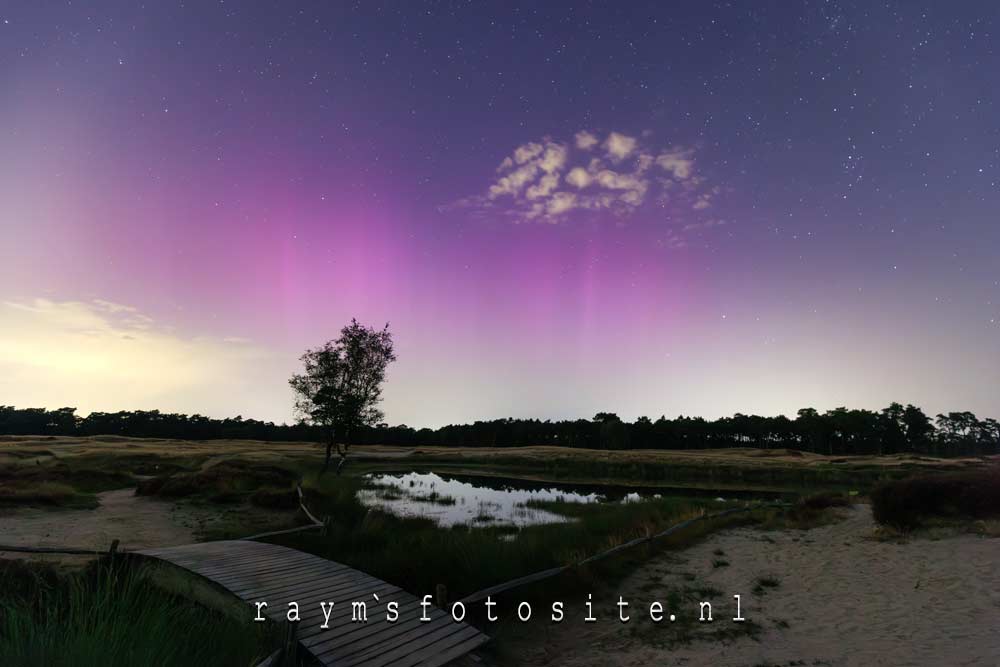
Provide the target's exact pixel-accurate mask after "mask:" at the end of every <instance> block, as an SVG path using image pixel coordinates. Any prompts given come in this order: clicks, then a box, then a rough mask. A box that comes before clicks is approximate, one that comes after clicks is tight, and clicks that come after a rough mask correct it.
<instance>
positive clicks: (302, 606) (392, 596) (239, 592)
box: [135, 540, 488, 667]
mask: <svg viewBox="0 0 1000 667" xmlns="http://www.w3.org/2000/svg"><path fill="white" fill-rule="evenodd" d="M135 553H138V554H140V555H143V556H146V557H150V558H157V559H160V560H163V561H166V562H170V563H172V564H174V565H175V566H177V567H181V568H183V569H187V570H189V571H191V572H193V573H195V574H198V575H200V576H202V577H205V578H206V579H208V580H210V581H212V582H214V583H216V584H217V585H219V586H221V587H223V588H225V589H226V590H228V591H230V592H232V593H233V594H234V595H236V596H237V597H239V598H241V599H244V600H247V601H248V602H249V603H250V606H251V609H253V602H257V601H267V602H268V603H269V606H268V607H267V608H266V609H265V610H264V613H265V614H266V615H267V617H269V618H272V619H275V620H279V621H283V620H284V619H285V615H286V613H287V607H288V603H289V602H298V603H299V614H300V618H301V619H302V620H301V621H300V623H301V624H302V625H301V626H300V629H301V632H300V634H299V635H298V637H297V639H298V641H299V643H300V644H301V645H302V647H303V648H304V649H305V650H306V651H308V652H309V653H311V654H312V655H314V656H316V657H317V660H319V662H320V664H322V665H325V666H326V665H334V664H335V665H337V666H338V667H348V666H350V665H366V666H369V667H376V666H378V665H390V664H392V665H396V664H401V665H403V664H405V665H414V666H415V665H429V664H434V665H439V664H444V663H443V662H442V660H445V661H447V660H452V659H454V658H457V657H460V656H462V655H464V654H465V653H467V652H468V651H471V650H473V649H475V648H476V647H478V646H480V645H482V644H483V643H485V642H486V641H487V640H488V637H487V636H486V635H483V634H482V633H480V632H479V631H478V630H476V629H475V628H474V627H472V626H470V625H467V624H465V623H455V622H454V621H453V620H452V618H451V617H450V615H449V614H447V613H445V612H444V611H442V610H440V609H438V608H436V607H430V608H428V610H427V611H428V614H429V615H430V617H431V620H430V621H429V622H421V621H420V615H421V612H422V607H421V604H420V599H418V598H417V597H416V596H414V595H411V594H410V593H407V592H406V591H403V590H401V589H400V588H398V587H397V586H393V585H392V584H389V583H387V582H385V581H382V580H380V579H378V578H376V577H372V576H371V575H369V574H366V573H364V572H361V571H360V570H355V569H353V568H351V567H348V566H347V565H344V564H342V563H337V562H335V561H330V560H326V559H324V558H321V557H319V556H314V555H311V554H305V553H303V552H300V551H297V550H295V549H289V548H287V547H282V546H280V545H274V544H269V543H266V542H251V541H239V540H227V541H220V542H208V543H202V544H194V545H183V546H180V547H169V548H164V549H149V550H143V551H141V552H135ZM376 595H377V596H378V599H377V600H375V599H374V598H375V596H376ZM355 601H358V602H365V603H366V604H367V614H368V618H369V619H370V620H369V621H368V622H354V621H352V620H351V613H352V607H351V603H352V602H355ZM320 602H333V603H335V607H334V611H333V614H332V615H331V617H330V623H329V626H328V627H327V629H326V630H323V629H322V628H321V626H322V624H323V622H324V618H323V613H322V610H321V608H320V606H319V603H320ZM389 602H397V603H398V604H399V617H400V621H399V622H397V623H388V622H387V621H386V620H385V613H386V610H387V608H388V603H389ZM428 661H430V662H428Z"/></svg>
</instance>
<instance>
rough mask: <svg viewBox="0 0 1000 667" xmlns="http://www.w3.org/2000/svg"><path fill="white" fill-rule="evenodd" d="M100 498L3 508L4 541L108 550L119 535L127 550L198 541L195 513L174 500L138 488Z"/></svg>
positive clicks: (0, 520) (1, 533)
mask: <svg viewBox="0 0 1000 667" xmlns="http://www.w3.org/2000/svg"><path fill="white" fill-rule="evenodd" d="M97 499H98V501H99V502H100V506H98V507H97V508H95V509H92V510H45V509H34V508H23V509H14V510H9V511H5V512H4V513H0V544H8V545H12V546H72V547H83V548H93V549H107V548H108V546H109V545H110V544H111V541H112V540H114V539H118V540H121V546H122V548H124V549H142V548H147V547H158V546H173V545H177V544H188V543H190V542H193V541H195V540H194V535H193V533H192V530H191V527H190V525H191V521H190V518H189V517H187V516H186V513H185V511H184V510H181V509H179V508H177V507H176V506H175V505H174V503H170V502H165V501H162V500H154V499H152V498H147V497H144V496H136V495H135V494H134V489H118V490H115V491H105V492H104V493H100V494H98V495H97ZM0 555H4V556H12V555H13V554H8V553H4V552H0Z"/></svg>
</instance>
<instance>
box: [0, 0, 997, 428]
mask: <svg viewBox="0 0 1000 667" xmlns="http://www.w3.org/2000/svg"><path fill="white" fill-rule="evenodd" d="M998 13H1000V6H998V5H997V4H996V3H993V2H961V3H929V2H890V3H868V2H860V3H851V2H803V3H797V2H754V3H749V2H747V3H735V2H734V3H708V2H689V3H664V2H648V3H641V2H621V3H618V2H615V3H577V2H574V3H556V2H546V3H507V2H504V3H471V2H470V3H464V2H463V3H450V2H442V3H418V2H398V3H387V4H384V5H379V4H377V3H358V4H356V5H355V4H347V3H320V2H309V3H306V2H289V1H282V2H272V3H266V2H255V3H239V2H235V1H233V2H218V3H211V4H210V3H201V2H189V3H178V2H149V3H145V4H142V3H133V2H96V3H56V2H45V3H32V2H12V3H8V4H7V5H5V6H4V7H3V8H0V89H2V91H3V94H2V96H0V148H2V156H3V159H2V160H0V225H2V231H3V240H2V241H0V243H2V248H3V251H4V252H3V255H4V257H5V258H7V259H6V261H5V262H4V263H3V266H0V298H2V299H0V300H2V301H3V302H4V303H5V304H6V305H5V307H6V308H7V309H8V311H9V312H7V314H6V317H9V318H12V319H11V320H10V321H12V322H14V321H15V318H16V326H13V327H10V329H12V330H16V331H19V332H20V333H18V334H16V335H14V334H8V336H9V340H8V344H7V348H8V350H10V351H11V352H8V354H7V357H6V358H0V364H2V365H6V366H7V367H9V368H8V373H7V377H8V378H17V379H16V382H17V384H16V386H15V385H14V384H13V383H14V382H15V380H10V382H11V384H9V385H7V386H4V385H2V384H0V402H4V401H5V402H7V403H14V404H19V405H20V404H25V401H26V400H27V399H30V401H33V402H35V403H39V404H42V403H45V404H49V405H50V406H54V405H55V404H56V403H60V404H63V403H65V404H77V403H80V400H79V399H76V398H74V397H73V396H72V395H71V394H72V392H71V390H70V389H66V390H65V391H61V392H60V391H53V390H52V389H51V387H53V386H60V385H63V386H66V385H67V384H68V385H70V386H71V385H72V383H67V382H66V379H65V378H61V376H59V372H62V371H58V372H57V370H52V372H53V373H55V374H56V375H53V376H51V377H42V376H39V375H37V372H36V370H30V369H35V367H36V366H37V365H38V363H40V362H30V363H29V362H25V361H23V360H24V359H26V358H35V357H38V358H39V359H40V358H45V357H50V356H51V354H52V350H51V347H48V346H56V345H57V346H59V347H60V349H67V348H68V349H74V348H73V346H74V345H75V344H76V343H75V342H74V341H75V340H76V339H75V338H73V335H72V333H69V334H67V336H68V337H67V338H58V337H57V338H53V339H52V340H50V341H48V342H47V343H44V344H43V343H41V342H37V341H38V340H39V337H38V336H37V335H36V334H35V333H34V332H36V331H37V330H38V329H39V328H43V329H45V330H46V331H51V330H54V329H58V327H59V326H62V325H59V324H58V323H59V322H64V320H67V319H68V320H69V321H72V322H77V321H78V320H79V318H91V319H88V320H87V321H88V322H91V323H92V320H94V319H95V318H96V321H99V322H102V323H103V325H102V326H105V327H106V330H107V331H110V332H112V334H110V335H111V338H109V341H110V340H120V337H119V336H118V334H122V333H123V332H124V334H125V335H130V336H132V337H133V339H134V338H135V336H134V335H133V334H135V331H133V330H132V328H134V324H135V322H134V321H133V322H131V323H129V322H124V323H123V322H121V321H117V320H115V319H114V317H112V316H114V315H116V314H120V313H122V312H133V311H123V310H114V311H109V310H108V307H105V306H100V305H95V304H98V303H111V304H116V305H117V306H124V307H126V308H129V309H134V312H136V313H140V314H142V316H143V317H145V318H148V319H149V321H150V322H151V323H155V325H150V327H149V328H147V329H144V330H143V331H150V330H153V331H156V332H157V335H158V336H160V338H157V339H156V341H158V343H163V344H164V345H168V347H169V350H170V352H169V353H168V352H162V353H163V354H167V355H168V356H169V355H170V354H174V353H176V354H178V355H181V357H182V358H184V359H187V361H186V362H185V363H186V364H187V365H188V366H190V367H191V368H195V367H197V366H198V364H199V363H200V362H199V361H198V360H199V359H200V358H201V357H199V356H198V355H199V354H207V355H209V356H210V357H212V358H218V357H219V351H218V350H216V349H215V348H212V349H211V351H206V350H202V349H201V342H204V341H216V342H218V341H224V340H226V339H233V340H240V341H246V343H245V345H246V346H247V347H246V349H242V348H241V349H240V350H239V351H238V354H237V353H233V354H234V355H235V356H234V358H233V359H231V360H228V361H227V362H226V363H227V364H228V365H227V366H225V369H226V370H225V371H224V372H225V373H226V374H228V375H230V376H232V377H233V378H235V379H234V380H233V382H234V386H233V387H231V388H230V389H229V390H227V391H224V392H220V391H219V390H218V387H214V386H213V385H212V384H211V383H212V381H211V379H210V378H209V377H208V376H207V375H206V374H204V373H195V372H194V371H191V372H189V373H188V374H187V375H184V374H181V375H179V376H178V377H177V378H176V381H175V382H173V383H172V384H169V386H164V387H155V388H152V389H150V390H149V392H147V394H143V395H141V396H138V397H137V395H136V393H135V391H134V390H133V391H130V392H126V393H120V392H119V390H118V389H116V387H119V386H120V384H121V383H120V381H115V380H114V379H113V378H116V377H118V375H116V373H119V371H120V369H121V366H122V365H123V364H125V365H127V363H128V362H127V360H128V359H130V358H132V357H130V356H129V355H130V354H132V353H131V352H129V351H127V350H122V349H120V346H119V344H118V343H114V344H112V343H111V342H106V344H105V343H102V344H101V345H102V347H101V348H100V349H101V350H105V351H106V352H107V362H106V364H105V365H103V366H102V365H98V368H97V369H96V370H93V369H92V370H91V371H88V372H93V373H94V375H93V376H88V378H87V382H89V385H88V386H93V385H95V384H96V385H99V386H101V387H105V389H99V390H97V391H95V392H93V395H94V396H95V398H94V399H93V402H94V405H93V406H82V407H83V408H84V409H85V408H86V407H92V408H95V409H96V408H102V409H105V408H106V409H111V408H119V407H123V408H127V407H147V404H148V405H149V406H152V405H153V404H155V407H160V408H164V409H168V408H178V409H180V408H184V409H187V410H190V411H200V412H207V413H213V414H228V413H233V412H242V413H244V414H259V415H260V416H263V417H272V418H278V419H280V418H284V417H285V416H286V415H288V414H290V400H288V397H287V396H286V395H285V394H286V393H287V392H286V388H285V387H284V384H283V378H284V377H287V374H288V373H289V372H290V369H291V368H293V367H294V360H295V357H296V356H297V353H298V351H300V350H301V348H303V347H304V346H306V345H312V344H315V343H316V342H318V341H319V340H320V339H322V338H325V337H329V336H330V335H332V334H333V333H335V331H336V330H337V329H338V328H339V326H340V324H342V322H343V321H345V320H346V319H349V318H350V317H351V316H358V317H360V318H362V319H365V320H372V321H383V320H391V321H392V322H393V323H394V326H395V327H396V330H397V332H398V336H399V339H400V345H401V351H402V354H401V358H400V362H399V364H398V365H397V367H396V368H395V369H394V375H393V377H392V378H391V381H390V388H389V390H388V392H387V404H386V410H387V413H388V416H389V418H390V420H391V421H409V422H411V423H417V424H421V423H439V422H444V421H465V420H469V419H474V418H479V417H491V416H501V415H507V414H517V415H537V416H543V417H562V416H577V415H582V416H589V415H590V414H592V413H593V412H595V411H596V410H598V409H602V410H603V409H607V410H614V411H617V412H619V413H620V414H622V415H623V416H635V415H638V414H643V413H648V414H653V415H654V416H655V415H658V414H661V413H665V414H667V415H672V414H677V413H679V412H683V413H688V414H690V413H692V412H693V413H700V414H704V415H706V416H714V415H717V414H726V413H731V412H733V411H736V410H740V411H743V412H754V411H756V412H762V413H769V414H772V413H777V412H784V413H793V412H794V410H795V409H796V408H798V407H801V406H802V405H806V404H814V405H816V406H817V407H819V408H830V407H834V406H835V405H840V404H848V405H851V406H858V407H869V408H875V407H881V405H884V404H885V403H887V402H888V401H890V400H902V401H912V402H915V403H922V404H924V405H925V406H926V407H927V408H928V409H929V410H931V411H940V410H945V409H964V408H971V409H977V410H980V411H982V412H985V413H987V414H989V413H991V412H992V413H995V412H996V410H995V408H994V405H993V404H994V403H995V401H994V398H993V396H994V395H995V390H996V388H997V386H1000V268H998V267H1000V225H998V224H997V222H996V218H997V211H998V210H1000V207H998V203H1000V190H998V182H1000V181H998V178H1000V174H998V169H1000V115H998V113H997V108H996V103H997V100H996V72H998V71H1000V58H998V57H997V54H996V52H995V44H996V35H995V31H996V23H997V15H998ZM39 300H41V302H39ZM40 303H41V305H39V304H40ZM25 313H28V314H25ZM142 321H143V322H145V320H142ZM74 326H76V325H74ZM88 326H90V325H88ZM130 327H131V328H130ZM98 328H100V327H98ZM69 330H70V332H72V331H75V330H76V329H73V328H72V327H70V329H69ZM18 336H20V337H18ZM25 341H36V343H32V344H30V345H29V344H28V343H26V342H25ZM165 341H166V342H165ZM199 341H200V342H199ZM444 341H447V343H445V342H444ZM77 342H78V341H77ZM146 343H147V344H151V343H150V341H148V340H147V341H146ZM219 344H220V345H223V347H224V348H225V349H227V350H229V349H230V348H231V346H229V347H226V346H225V345H224V344H223V343H219ZM14 350H16V351H17V352H13V351H14ZM185 350H186V351H185ZM228 353H229V352H227V354H228ZM184 355H190V358H188V357H185V356H184ZM246 355H249V357H247V356H246ZM247 358H251V359H253V360H255V361H253V362H248V361H246V359H247ZM247 364H249V365H250V366H249V367H252V370H248V366H247ZM174 366H176V364H174ZM609 369H613V370H609ZM219 372H223V371H219ZM74 377H76V376H74ZM30 378H36V379H35V380H30ZM251 378H252V380H251ZM25 382H31V383H34V384H33V385H32V387H30V388H27V389H26V388H25ZM136 383H137V384H143V383H140V382H139V381H138V380H136ZM260 386H266V387H267V388H268V389H267V390H266V391H264V392H261V390H260V388H259V387H260ZM248 387H254V388H253V390H251V389H248ZM526 387H530V389H526ZM193 388H197V391H194V389H193ZM192 392H193V393H192ZM199 392H201V393H199ZM416 393H419V394H420V395H421V399H420V400H417V399H415V398H414V395H415V394H416ZM8 394H11V395H10V396H8ZM15 394H17V395H15ZM202 394H204V395H202ZM24 396H26V397H27V398H24ZM128 401H133V402H137V403H142V405H138V404H135V405H133V404H127V405H123V404H121V403H122V402H126V403H127V402H128ZM112 403H113V404H112ZM199 405H200V406H201V407H198V406H199Z"/></svg>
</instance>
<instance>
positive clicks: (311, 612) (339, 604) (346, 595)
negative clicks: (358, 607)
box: [267, 584, 398, 640]
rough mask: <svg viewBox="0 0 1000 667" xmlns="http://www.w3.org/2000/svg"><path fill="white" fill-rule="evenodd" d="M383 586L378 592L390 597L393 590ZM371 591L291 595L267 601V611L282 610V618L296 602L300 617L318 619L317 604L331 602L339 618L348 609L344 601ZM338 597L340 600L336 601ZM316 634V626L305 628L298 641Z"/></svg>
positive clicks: (319, 614) (353, 590) (319, 615)
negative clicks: (342, 611) (341, 612)
mask: <svg viewBox="0 0 1000 667" xmlns="http://www.w3.org/2000/svg"><path fill="white" fill-rule="evenodd" d="M384 586H386V587H387V588H384V589H380V591H381V592H382V593H383V594H384V595H385V596H386V597H388V596H392V595H393V590H392V588H391V587H389V584H384ZM371 590H372V589H371V588H364V589H359V588H350V589H344V590H343V591H342V592H335V593H333V594H331V593H330V592H329V591H327V592H323V593H308V594H304V595H308V597H303V596H302V595H291V596H289V597H288V598H287V599H278V600H274V599H271V600H267V602H268V605H269V606H268V609H270V610H272V611H276V610H279V609H280V610H282V611H281V612H280V614H281V615H282V617H283V615H284V613H285V611H287V608H288V604H289V603H290V602H298V603H299V612H300V615H302V616H304V617H306V618H312V617H315V618H320V617H321V614H322V609H321V608H320V605H319V603H320V602H331V601H332V602H334V603H335V606H334V611H335V612H336V615H337V616H338V617H339V616H340V609H343V608H345V606H346V607H348V608H349V607H350V605H349V603H346V602H345V600H356V599H358V597H359V596H360V595H362V594H367V592H369V591H371ZM396 590H398V589H396ZM338 597H339V598H340V599H337V598H338ZM317 632H319V629H318V624H317V625H316V626H315V627H313V626H311V625H309V626H307V627H306V628H303V630H302V631H301V634H300V636H299V639H300V640H302V639H303V638H304V637H308V636H310V635H312V634H315V633H317Z"/></svg>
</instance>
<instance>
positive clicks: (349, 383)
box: [288, 319, 396, 475]
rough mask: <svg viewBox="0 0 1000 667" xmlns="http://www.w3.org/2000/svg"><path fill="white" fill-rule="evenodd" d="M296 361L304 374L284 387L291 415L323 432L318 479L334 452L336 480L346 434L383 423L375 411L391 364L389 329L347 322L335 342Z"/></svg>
mask: <svg viewBox="0 0 1000 667" xmlns="http://www.w3.org/2000/svg"><path fill="white" fill-rule="evenodd" d="M301 359H302V363H303V364H304V366H305V372H303V373H301V374H296V375H293V376H292V378H291V379H290V380H289V381H288V383H289V384H290V385H291V386H292V389H293V390H294V391H295V396H296V400H295V409H296V411H297V413H298V414H299V416H300V418H301V419H302V421H303V422H306V423H309V424H313V425H318V426H321V427H322V428H323V429H324V430H326V432H327V442H326V458H325V460H324V462H323V469H322V470H321V471H320V474H321V475H322V474H323V473H325V472H326V470H327V468H329V467H330V458H331V456H332V453H333V449H334V447H336V449H337V454H338V455H339V456H340V463H339V464H338V465H337V473H338V474H339V473H340V470H341V468H343V466H344V463H345V461H346V460H347V448H348V442H349V439H350V436H351V431H352V430H354V429H357V428H359V427H362V426H373V425H375V424H377V423H378V422H380V421H381V420H382V416H383V415H382V412H381V411H380V410H379V409H378V403H379V400H380V399H381V398H382V383H383V382H384V381H385V371H386V367H387V366H388V365H389V364H390V363H391V362H393V361H395V360H396V354H395V352H394V351H393V343H392V334H390V333H389V325H388V324H386V325H385V327H383V328H382V329H381V330H377V329H373V328H371V327H366V326H363V325H361V324H359V323H358V321H357V320H354V319H352V320H351V323H350V324H349V325H347V326H346V327H344V328H343V329H341V331H340V337H339V338H337V339H336V340H332V341H328V342H327V343H325V344H324V345H322V346H321V347H318V348H316V349H313V350H307V351H306V353H305V354H303V355H302V357H301ZM338 437H340V442H342V443H343V448H341V444H340V442H338Z"/></svg>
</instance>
